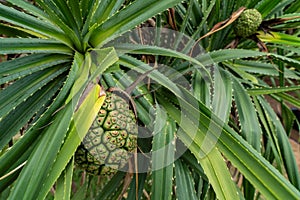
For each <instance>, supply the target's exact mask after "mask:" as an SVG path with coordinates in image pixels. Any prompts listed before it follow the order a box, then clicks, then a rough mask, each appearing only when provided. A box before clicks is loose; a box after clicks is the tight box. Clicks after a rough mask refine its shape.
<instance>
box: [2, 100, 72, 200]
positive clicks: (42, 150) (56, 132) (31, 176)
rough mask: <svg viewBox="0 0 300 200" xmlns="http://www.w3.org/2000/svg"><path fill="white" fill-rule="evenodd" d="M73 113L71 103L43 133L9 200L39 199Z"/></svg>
mask: <svg viewBox="0 0 300 200" xmlns="http://www.w3.org/2000/svg"><path fill="white" fill-rule="evenodd" d="M73 111H74V108H73V106H72V104H71V103H70V104H68V105H66V107H65V108H64V109H63V110H61V111H60V112H59V113H57V115H56V116H55V118H54V119H53V123H52V124H51V125H50V126H49V128H47V129H46V131H45V132H44V133H43V137H42V138H41V140H40V141H39V143H38V145H37V146H36V148H35V149H34V151H33V152H32V154H31V156H30V157H29V159H28V161H27V163H26V165H25V167H24V168H23V170H22V172H21V174H20V176H19V177H18V179H17V182H16V185H14V187H13V189H12V192H11V194H10V196H9V198H8V199H20V198H24V199H36V198H37V197H38V192H39V190H40V186H41V185H43V182H44V181H45V178H46V177H47V175H48V171H49V170H50V169H49V168H50V166H51V165H52V162H53V161H54V160H55V158H56V154H57V153H58V151H59V149H60V146H61V142H62V141H63V139H64V138H65V133H66V132H67V130H68V127H69V124H70V121H71V118H72V114H73ZM46 155H47V156H46ZM33 169H34V170H33Z"/></svg>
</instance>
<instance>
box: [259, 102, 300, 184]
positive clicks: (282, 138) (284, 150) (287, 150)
mask: <svg viewBox="0 0 300 200" xmlns="http://www.w3.org/2000/svg"><path fill="white" fill-rule="evenodd" d="M259 101H260V104H261V105H262V107H263V108H264V111H265V115H267V116H268V117H269V118H270V119H271V120H270V122H271V123H273V126H274V128H275V132H276V136H275V137H277V138H278V142H279V147H280V149H279V150H280V152H281V154H282V159H283V161H284V165H285V168H286V172H287V175H288V177H289V179H290V180H291V182H292V183H293V185H294V186H295V187H297V188H298V189H300V176H299V171H298V166H297V164H296V160H295V157H294V154H293V151H292V148H291V145H290V143H289V140H288V137H287V134H286V133H285V130H284V128H283V127H282V124H281V123H280V121H279V119H278V117H277V115H276V113H275V112H274V110H273V109H272V108H271V107H270V106H268V103H267V102H266V100H265V99H262V98H261V97H259Z"/></svg>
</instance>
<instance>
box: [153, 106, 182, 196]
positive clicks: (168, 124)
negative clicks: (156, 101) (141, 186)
mask: <svg viewBox="0 0 300 200" xmlns="http://www.w3.org/2000/svg"><path fill="white" fill-rule="evenodd" d="M175 127H176V124H175V122H174V121H173V120H172V119H168V116H167V115H166V113H164V112H163V110H162V109H161V108H160V107H159V105H156V122H155V126H154V132H153V134H154V137H153V146H152V180H153V183H152V198H153V199H166V200H168V199H172V178H173V162H174V155H175Z"/></svg>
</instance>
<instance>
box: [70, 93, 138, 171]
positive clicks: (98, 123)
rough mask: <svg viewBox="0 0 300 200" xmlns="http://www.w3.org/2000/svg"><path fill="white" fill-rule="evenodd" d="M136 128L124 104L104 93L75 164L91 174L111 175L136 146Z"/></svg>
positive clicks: (127, 106)
mask: <svg viewBox="0 0 300 200" xmlns="http://www.w3.org/2000/svg"><path fill="white" fill-rule="evenodd" d="M137 132H138V130H137V125H136V118H135V115H134V113H133V111H132V110H131V109H130V108H129V104H128V102H126V101H125V99H123V98H121V97H120V96H118V95H116V94H114V93H111V92H107V93H106V98H105V101H104V104H103V105H102V107H101V109H100V111H99V113H98V116H97V118H96V119H95V121H94V122H93V125H92V126H91V127H90V129H89V132H88V133H87V134H86V136H85V137H84V139H83V141H82V143H81V145H80V146H79V147H78V149H77V151H76V155H75V161H76V163H77V164H78V165H79V166H80V167H81V168H83V169H85V170H86V171H87V172H88V173H91V174H94V175H110V174H114V173H115V172H116V171H117V170H118V169H120V168H122V167H124V166H125V165H126V163H127V162H128V159H129V158H130V157H131V156H132V152H133V151H134V150H135V149H136V147H137Z"/></svg>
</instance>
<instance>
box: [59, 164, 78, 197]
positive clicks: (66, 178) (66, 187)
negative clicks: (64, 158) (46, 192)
mask: <svg viewBox="0 0 300 200" xmlns="http://www.w3.org/2000/svg"><path fill="white" fill-rule="evenodd" d="M73 168H74V159H72V160H70V162H69V163H68V165H67V166H66V169H65V170H64V171H63V172H62V173H61V176H60V177H59V178H58V180H57V184H56V191H55V196H54V199H55V200H69V199H70V198H71V187H72V175H73Z"/></svg>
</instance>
